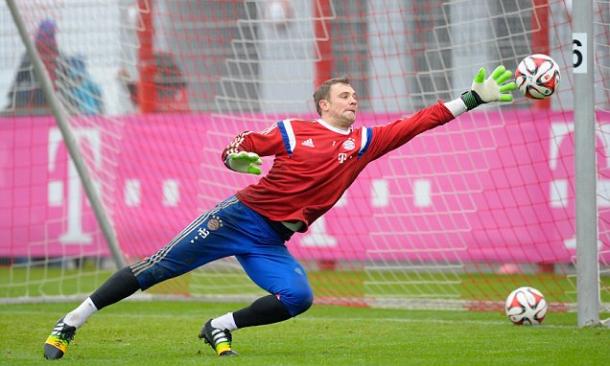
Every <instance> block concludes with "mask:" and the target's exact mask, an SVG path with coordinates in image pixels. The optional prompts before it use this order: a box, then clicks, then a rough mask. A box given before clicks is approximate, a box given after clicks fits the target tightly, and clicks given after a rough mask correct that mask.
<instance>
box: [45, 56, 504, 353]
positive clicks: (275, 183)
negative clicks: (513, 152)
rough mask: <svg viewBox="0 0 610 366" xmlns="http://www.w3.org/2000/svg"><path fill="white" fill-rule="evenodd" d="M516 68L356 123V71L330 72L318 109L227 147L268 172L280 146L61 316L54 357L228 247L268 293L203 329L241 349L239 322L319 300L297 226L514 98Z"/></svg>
mask: <svg viewBox="0 0 610 366" xmlns="http://www.w3.org/2000/svg"><path fill="white" fill-rule="evenodd" d="M510 78H511V72H510V71H507V70H506V69H505V68H504V67H503V66H499V67H497V68H496V69H495V70H494V71H493V73H492V74H491V75H490V76H489V77H486V72H485V69H484V68H481V69H480V70H479V72H478V73H477V75H476V76H475V78H474V81H473V83H472V87H471V89H470V90H468V91H467V92H465V93H464V94H462V95H461V96H460V97H459V98H456V99H455V100H451V101H449V102H441V101H439V102H438V103H436V104H434V105H432V106H429V107H427V108H424V109H422V110H420V111H419V112H417V113H415V114H414V115H412V116H409V117H407V118H403V119H399V120H397V121H394V122H391V123H389V124H387V125H383V126H376V127H372V128H369V127H359V128H353V127H352V125H353V123H354V121H355V120H356V113H357V110H358V98H357V96H356V93H355V91H354V89H353V88H352V87H351V85H350V83H349V80H347V79H341V78H336V79H330V80H327V81H326V82H324V83H323V84H322V85H321V86H320V87H319V88H318V89H317V90H316V92H315V93H314V95H313V97H314V102H315V105H316V109H317V112H318V114H319V115H320V118H319V119H317V120H313V121H304V120H295V119H286V120H283V121H280V122H277V123H276V124H274V125H273V126H271V127H270V128H268V129H266V130H264V131H262V132H250V131H247V132H243V133H241V134H239V135H238V136H237V137H235V139H234V140H233V141H232V142H231V143H230V144H229V145H228V146H227V147H226V148H225V149H224V151H223V152H222V159H223V161H224V163H225V165H226V166H227V168H229V169H231V170H234V171H237V172H240V173H246V174H260V173H261V168H260V165H261V163H262V161H261V158H260V157H261V156H270V155H273V156H275V159H274V161H273V166H272V168H271V170H270V171H269V172H268V173H267V174H266V175H265V176H264V177H263V178H261V179H260V181H259V182H258V183H256V184H252V185H250V186H247V187H246V188H244V189H242V190H241V191H239V192H237V193H236V194H235V196H233V197H230V198H229V199H227V200H225V201H222V202H220V203H219V204H218V205H217V206H216V207H215V208H214V209H212V210H210V211H209V212H206V213H204V214H203V215H201V216H200V217H199V218H197V219H196V220H195V221H193V222H192V223H191V224H190V225H189V226H188V227H186V229H184V230H183V231H182V232H181V233H180V234H178V235H177V236H176V237H175V238H174V239H173V240H172V241H171V242H170V243H168V244H167V245H166V246H165V247H163V248H162V249H160V250H159V251H158V252H157V253H155V254H154V255H152V256H150V257H147V258H145V259H144V260H142V261H140V262H138V263H135V264H133V265H131V266H128V267H125V268H123V269H121V270H119V271H118V272H116V273H115V274H114V275H112V276H111V277H110V278H109V279H108V280H107V281H106V282H105V283H104V284H102V286H101V287H99V288H98V289H97V290H96V291H95V292H93V293H92V294H91V296H89V297H88V298H87V299H86V300H85V301H83V303H82V304H81V305H79V306H78V307H77V308H76V309H74V310H72V311H71V312H69V313H67V314H66V315H65V316H64V317H62V318H61V319H60V320H59V321H58V322H57V324H56V325H55V327H54V328H53V330H52V332H51V334H50V335H49V337H48V338H47V340H46V342H45V345H44V355H45V357H46V358H47V359H58V358H61V357H62V356H63V355H64V354H65V353H66V350H67V347H68V345H69V343H70V341H72V339H73V338H74V335H75V332H76V330H77V329H78V328H80V327H81V326H82V325H83V324H84V323H85V321H86V320H87V319H88V318H89V317H90V316H91V315H92V314H93V313H95V312H96V311H98V310H101V309H102V308H104V307H107V306H109V305H111V304H114V303H116V302H117V301H120V300H122V299H124V298H126V297H128V296H130V295H131V294H133V293H134V292H136V291H137V290H142V291H144V290H146V289H148V288H149V287H151V286H153V285H155V284H157V283H159V282H161V281H164V280H167V279H169V278H172V277H176V276H179V275H182V274H184V273H187V272H189V271H191V270H193V269H195V268H197V267H200V266H202V265H204V264H206V263H209V262H212V261H215V260H217V259H220V258H224V257H229V256H235V258H237V260H238V261H239V263H240V264H241V266H242V267H243V268H244V270H245V271H246V273H247V274H248V276H249V277H250V278H251V279H252V281H254V282H255V283H256V284H257V285H258V286H260V287H261V288H263V289H264V290H266V291H267V292H268V293H269V295H267V296H264V297H261V298H259V299H257V300H256V301H254V302H253V303H252V304H251V305H249V306H247V307H245V308H243V309H239V310H236V311H233V312H228V313H226V314H224V315H220V316H218V317H216V318H213V319H210V320H208V321H207V322H205V324H204V325H203V327H202V329H201V332H200V334H199V337H200V338H202V339H203V340H204V341H205V342H206V343H208V344H209V345H210V346H211V347H212V349H213V350H214V351H215V352H216V354H218V355H219V356H228V355H234V354H236V352H235V351H234V350H233V348H232V344H231V342H232V332H233V331H235V330H236V329H239V328H245V327H252V326H259V325H265V324H272V323H276V322H280V321H283V320H287V319H289V318H291V317H294V316H297V315H298V314H301V313H303V312H304V311H306V310H307V309H308V308H309V307H310V306H311V304H312V302H313V293H312V291H311V288H310V286H309V282H308V280H307V275H306V273H305V270H304V269H303V267H302V266H301V265H300V264H299V263H298V262H297V261H296V260H295V258H294V257H293V256H292V255H291V254H290V253H289V251H288V249H287V248H286V245H285V243H286V241H287V240H288V239H289V238H290V237H291V235H292V234H293V233H294V232H305V231H306V230H307V228H308V227H309V226H310V225H311V224H312V223H313V222H314V221H315V220H316V219H317V218H319V217H320V216H322V215H323V214H324V213H325V212H326V211H328V210H329V209H330V208H331V207H332V206H333V205H334V204H335V203H336V202H337V201H338V200H339V198H340V197H341V195H342V194H343V192H345V190H346V189H347V188H348V187H349V186H350V185H351V184H352V182H353V181H354V180H355V179H356V177H357V176H358V174H359V173H360V172H361V171H362V170H363V169H364V168H365V167H366V165H367V164H368V163H370V162H372V161H373V160H375V159H378V158H379V157H381V156H383V155H384V154H386V153H388V152H390V151H392V150H394V149H396V148H398V147H400V146H402V145H403V144H405V143H406V142H408V141H409V140H411V139H412V138H413V137H415V136H416V135H418V134H420V133H422V132H424V131H427V130H429V129H431V128H434V127H436V126H439V125H442V124H445V123H447V122H448V121H450V120H452V119H453V118H455V117H457V116H459V115H460V114H462V113H464V112H466V111H468V110H471V109H473V108H475V107H477V106H479V105H481V104H483V103H489V102H511V101H512V95H511V91H513V90H514V89H515V88H516V85H515V83H514V82H512V81H509V79H510Z"/></svg>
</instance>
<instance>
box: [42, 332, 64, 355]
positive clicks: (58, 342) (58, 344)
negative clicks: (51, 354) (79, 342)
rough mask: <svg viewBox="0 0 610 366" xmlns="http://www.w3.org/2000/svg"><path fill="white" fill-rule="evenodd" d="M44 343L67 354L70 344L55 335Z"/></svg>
mask: <svg viewBox="0 0 610 366" xmlns="http://www.w3.org/2000/svg"><path fill="white" fill-rule="evenodd" d="M44 343H46V344H48V345H50V346H53V347H55V348H57V349H58V350H60V351H62V352H63V353H66V350H67V349H68V342H67V341H64V340H63V339H61V338H58V337H57V336H54V335H50V336H49V337H48V338H47V340H46V341H45V342H44Z"/></svg>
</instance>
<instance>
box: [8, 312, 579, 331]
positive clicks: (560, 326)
mask: <svg viewBox="0 0 610 366" xmlns="http://www.w3.org/2000/svg"><path fill="white" fill-rule="evenodd" d="M48 313H49V312H48V311H44V310H36V311H34V310H23V311H21V310H16V311H15V310H11V311H2V307H0V315H2V316H10V315H11V314H15V315H17V314H19V315H43V314H44V315H48ZM59 316H61V314H58V315H57V317H59ZM105 316H112V317H115V318H121V319H142V318H147V319H153V318H154V319H176V320H181V319H188V320H193V319H194V318H196V317H197V316H196V315H195V314H193V315H184V314H117V313H100V314H98V315H95V318H98V317H105ZM206 319H207V318H206ZM204 320H205V319H203V318H202V320H201V321H202V322H203V321H204ZM292 321H297V322H298V321H311V322H326V321H335V322H350V323H353V322H365V321H369V322H390V323H405V324H409V323H413V324H440V325H460V324H461V325H484V326H503V327H505V326H511V325H510V322H509V320H508V319H506V320H476V319H455V320H448V319H431V318H425V319H421V318H396V317H391V318H381V317H380V318H363V317H353V318H344V317H330V316H320V317H314V316H299V317H297V318H296V319H294V320H292ZM525 327H527V326H525ZM534 327H537V326H534ZM540 327H544V328H556V329H576V328H577V326H576V324H575V325H573V326H572V325H564V324H543V325H541V326H540Z"/></svg>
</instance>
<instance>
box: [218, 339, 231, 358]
mask: <svg viewBox="0 0 610 366" xmlns="http://www.w3.org/2000/svg"><path fill="white" fill-rule="evenodd" d="M227 351H231V344H230V343H228V342H222V343H218V344H217V345H216V353H217V354H218V355H219V356H221V355H222V354H223V353H225V352H227Z"/></svg>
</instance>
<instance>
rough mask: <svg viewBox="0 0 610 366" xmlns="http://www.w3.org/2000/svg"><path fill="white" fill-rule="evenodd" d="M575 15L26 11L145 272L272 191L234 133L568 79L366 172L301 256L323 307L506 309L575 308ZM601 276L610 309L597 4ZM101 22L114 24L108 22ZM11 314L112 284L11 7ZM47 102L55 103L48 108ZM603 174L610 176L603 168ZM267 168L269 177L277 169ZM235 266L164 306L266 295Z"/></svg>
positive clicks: (2, 18)
mask: <svg viewBox="0 0 610 366" xmlns="http://www.w3.org/2000/svg"><path fill="white" fill-rule="evenodd" d="M570 6H571V5H570V2H564V1H560V0H501V1H494V2H490V1H485V0H459V1H458V0H456V1H426V0H410V1H389V0H370V1H364V0H358V1H327V0H316V1H313V2H310V1H290V0H257V1H206V2H200V1H195V0H190V1H188V0H181V1H150V0H149V1H146V0H140V1H135V0H114V1H95V0H78V1H52V0H47V1H43V0H40V1H30V2H27V3H22V4H19V8H20V10H21V13H22V14H23V15H24V18H25V19H24V20H25V22H26V24H27V26H28V30H29V32H30V35H31V37H32V39H37V44H38V47H39V52H40V53H41V55H42V58H43V60H45V64H46V66H47V68H48V71H49V74H50V76H51V78H52V79H53V80H54V83H55V89H56V94H57V95H58V97H59V98H60V100H61V102H62V104H63V105H64V107H65V108H66V110H67V111H68V113H69V114H70V116H71V120H70V123H71V126H72V128H73V131H74V133H75V135H76V136H77V137H78V138H79V141H80V146H81V148H82V150H83V155H84V157H85V159H86V161H87V164H88V166H89V168H90V170H91V172H92V174H93V176H94V179H95V181H96V184H97V185H98V188H99V191H100V193H101V195H102V199H103V202H104V206H105V208H106V210H107V212H108V215H109V216H110V217H111V220H112V222H113V225H114V228H115V230H116V233H117V237H118V240H119V245H120V246H121V249H122V251H123V253H124V255H125V257H126V259H127V260H128V262H133V261H136V260H138V259H139V258H141V257H143V256H146V255H149V254H151V253H153V252H154V251H155V250H156V249H157V248H160V247H161V246H163V245H164V244H165V243H166V242H167V241H169V240H170V239H171V238H172V237H173V236H174V235H175V234H176V233H178V232H179V231H180V230H181V229H182V228H183V227H184V226H186V225H187V224H188V223H189V222H190V221H191V220H193V219H194V218H196V217H197V216H198V215H199V214H200V213H202V212H203V211H205V210H208V209H210V208H212V207H213V206H214V205H215V204H216V203H217V202H218V201H219V200H221V199H224V198H226V197H228V196H230V195H231V194H232V193H234V192H235V191H236V190H237V189H239V188H240V187H243V186H244V185H245V184H248V183H251V182H254V181H255V179H256V178H253V177H245V176H242V175H239V174H234V173H231V172H228V171H227V170H226V168H225V167H224V166H223V165H222V162H221V161H220V151H221V150H222V148H223V147H224V146H225V145H226V144H227V143H228V142H229V141H230V140H231V139H232V137H233V136H234V135H236V134H237V133H239V132H241V131H243V130H246V129H255V130H262V129H264V128H266V127H268V126H269V125H271V124H272V123H274V122H275V121H277V120H279V119H283V118H286V117H316V115H315V108H314V106H313V103H312V101H311V95H312V93H313V91H314V89H315V85H316V83H319V81H321V80H324V79H325V78H328V77H331V76H338V75H348V76H349V77H350V79H351V80H352V84H353V86H354V88H355V89H356V90H357V92H358V94H359V96H360V109H361V110H360V114H359V118H358V122H357V123H359V124H360V125H368V126H371V125H375V124H381V123H386V122H388V121H391V120H393V119H395V118H397V117H400V116H401V115H404V114H410V113H413V112H414V111H416V110H417V109H419V108H421V107H423V106H425V105H428V104H431V103H434V102H435V101H436V100H437V99H439V98H442V99H445V100H448V99H452V98H455V97H457V96H458V95H459V94H460V93H461V92H462V91H464V90H465V89H466V88H468V87H469V86H470V83H471V78H472V76H473V75H474V73H475V72H476V71H477V70H478V68H479V67H481V66H485V67H486V68H487V69H488V70H491V69H492V68H493V67H494V66H495V65H497V64H504V65H505V66H506V67H507V68H508V69H514V68H515V67H516V65H517V64H518V62H519V61H520V60H521V59H522V58H523V57H525V56H526V55H528V54H531V53H546V54H549V55H550V56H551V57H553V58H554V59H555V60H556V61H557V63H558V64H559V65H560V69H561V72H562V80H561V83H560V87H559V89H558V90H557V91H556V93H555V95H553V97H552V98H550V99H549V101H545V102H536V103H534V102H532V101H530V100H526V99H524V98H520V97H519V96H518V95H517V94H515V97H516V101H515V102H514V103H513V104H512V105H510V106H502V107H498V106H484V107H481V108H479V109H477V110H476V111H474V112H472V113H469V114H466V115H464V116H462V117H460V118H459V119H458V120H457V121H454V122H452V123H449V124H448V125H446V126H443V127H440V128H438V129H436V130H434V131H430V132H428V133H426V134H424V135H422V136H419V137H417V138H416V139H415V140H413V141H412V142H410V143H409V144H408V145H406V146H404V147H403V148H401V149H399V150H398V151H396V152H394V153H393V154H391V155H390V156H388V157H384V158H382V159H380V160H379V161H378V162H375V163H374V164H372V165H371V166H370V167H369V168H368V170H366V171H365V172H364V173H363V174H362V176H361V177H360V178H359V180H358V181H357V182H356V183H355V184H354V186H353V187H351V188H350V190H349V191H347V193H346V194H345V196H344V197H343V198H342V200H341V201H340V202H339V203H338V205H337V207H335V208H334V209H333V210H332V211H331V212H329V213H328V215H326V216H325V217H324V218H322V219H320V220H319V221H318V222H316V223H315V224H314V225H313V227H312V228H311V230H310V232H309V233H307V234H305V235H297V236H295V237H294V238H293V239H292V240H291V242H290V244H289V246H290V248H291V251H292V252H293V254H294V255H295V256H296V257H298V258H299V260H301V261H302V262H303V263H304V264H305V265H306V267H307V268H308V270H309V273H310V274H309V276H310V280H311V281H312V284H313V286H314V290H315V292H316V295H317V299H318V301H320V302H326V303H342V304H364V303H367V304H374V305H378V306H397V305H401V304H402V305H407V306H424V307H425V306H435V307H456V306H458V307H464V306H466V307H480V308H489V307H496V306H497V304H499V302H500V301H501V300H503V299H504V297H505V296H506V295H507V294H508V293H509V292H510V291H511V290H512V289H514V288H516V287H518V286H521V285H531V286H533V287H536V288H538V289H539V290H541V291H542V292H543V293H544V294H545V296H546V297H547V299H549V301H551V302H552V303H565V302H573V301H575V294H574V292H573V291H574V286H573V284H572V283H571V281H570V280H569V278H568V276H569V275H572V274H573V273H574V268H573V265H572V257H573V255H574V230H575V224H574V169H573V165H574V154H573V121H572V108H573V101H574V93H573V85H572V78H571V62H572V44H571V33H572V29H571V11H570ZM595 13H596V28H595V29H596V31H595V44H596V51H597V52H596V70H597V71H598V72H597V73H596V93H597V95H596V97H597V99H596V107H597V108H598V110H599V114H598V115H599V116H600V117H599V118H598V136H599V137H600V139H599V140H598V141H599V142H600V149H599V154H600V155H599V157H600V159H599V171H600V179H599V180H598V186H599V187H600V189H599V196H600V200H599V204H600V221H599V227H600V236H599V237H600V242H601V253H600V264H601V274H602V276H601V281H602V285H603V286H604V291H603V294H602V299H603V300H604V302H605V303H608V288H607V287H608V285H607V284H608V260H609V259H610V253H608V248H609V247H608V245H610V244H609V241H608V238H607V234H608V229H607V225H606V222H607V207H608V205H607V204H606V203H607V202H608V201H609V199H608V198H607V194H606V191H607V189H606V184H605V180H604V178H605V175H606V170H607V169H606V168H607V167H606V163H605V160H606V159H605V158H606V157H607V156H608V154H606V153H605V152H604V151H605V147H606V145H607V144H605V142H606V140H607V128H606V127H605V126H606V125H607V123H608V118H607V116H606V114H605V113H606V111H607V108H608V93H607V90H608V89H607V78H606V77H605V76H606V74H607V68H608V65H607V63H608V62H607V60H608V58H609V57H608V52H607V46H608V34H607V32H606V30H607V24H608V3H607V2H605V1H597V2H596V4H595ZM92 19H95V21H92ZM0 24H1V25H0V49H2V50H5V52H3V53H2V54H1V55H0V65H1V67H0V97H2V98H5V97H4V96H6V99H3V100H2V106H3V107H4V109H3V116H2V117H0V118H1V120H0V134H1V135H0V137H1V141H2V145H1V146H0V149H1V150H0V151H1V154H0V157H6V158H4V159H0V166H1V167H2V175H3V177H5V178H3V179H2V180H1V181H0V185H1V187H2V190H1V191H0V192H1V193H0V194H1V195H2V196H1V200H0V201H1V202H2V203H1V204H0V222H1V223H0V250H1V253H0V257H2V263H3V266H4V267H3V268H1V269H0V273H1V274H2V276H3V278H6V279H7V280H6V281H2V285H0V297H3V298H15V297H22V296H23V297H26V298H28V299H35V298H38V297H40V296H43V297H45V298H48V297H51V296H55V295H57V296H67V295H74V294H86V293H88V292H89V291H91V290H92V289H93V288H95V286H97V285H98V284H99V283H100V281H102V280H103V279H104V278H106V277H107V276H108V274H109V273H110V271H111V270H112V261H111V259H110V256H109V251H108V249H107V247H106V244H105V241H104V238H103V236H102V235H101V232H100V230H99V229H98V227H97V224H96V223H95V220H94V217H93V214H92V211H91V208H90V207H89V206H88V204H87V202H86V198H85V196H84V193H83V192H82V190H81V189H80V188H79V181H78V178H77V176H76V173H75V170H74V168H73V167H72V166H71V165H70V164H69V163H68V159H67V154H66V150H65V148H64V146H63V144H62V141H61V136H60V135H59V132H58V130H57V129H56V127H55V125H54V122H53V119H52V118H51V117H50V111H49V109H48V107H47V105H46V103H45V101H44V99H43V96H42V94H41V92H40V90H39V87H38V85H37V83H36V81H35V79H34V78H33V77H32V71H31V65H29V63H28V62H27V60H25V59H24V58H23V57H24V54H25V49H24V47H23V45H22V44H21V42H20V40H19V37H18V35H17V32H16V28H15V26H14V24H13V22H12V19H11V17H10V14H9V12H8V9H7V7H6V5H0ZM41 98H42V99H41ZM602 156H603V159H602V158H601V157H602ZM269 164H270V161H266V163H265V167H268V166H269ZM259 291H260V290H258V289H257V288H256V287H255V286H254V285H253V284H251V282H250V281H249V279H247V278H246V277H245V275H244V274H243V272H242V271H241V269H240V268H239V265H238V264H237V263H236V262H235V261H233V260H231V259H228V260H223V261H220V262H218V263H215V264H213V265H210V266H208V267H206V268H204V269H202V270H198V271H195V272H193V274H191V275H188V276H184V277H182V278H180V279H177V280H173V281H170V282H169V283H167V284H163V285H160V286H159V287H157V288H156V289H152V290H151V292H152V293H162V294H179V295H188V296H198V297H204V298H207V299H210V298H216V297H222V298H229V299H230V298H242V297H251V296H255V295H256V294H259Z"/></svg>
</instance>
